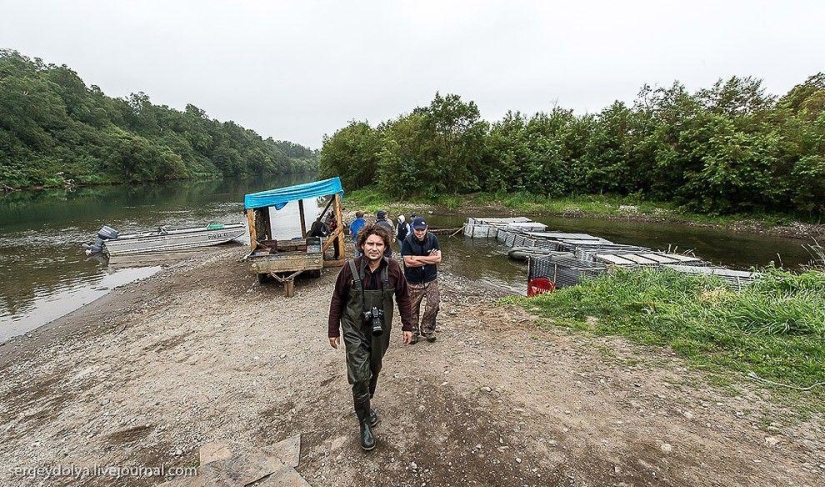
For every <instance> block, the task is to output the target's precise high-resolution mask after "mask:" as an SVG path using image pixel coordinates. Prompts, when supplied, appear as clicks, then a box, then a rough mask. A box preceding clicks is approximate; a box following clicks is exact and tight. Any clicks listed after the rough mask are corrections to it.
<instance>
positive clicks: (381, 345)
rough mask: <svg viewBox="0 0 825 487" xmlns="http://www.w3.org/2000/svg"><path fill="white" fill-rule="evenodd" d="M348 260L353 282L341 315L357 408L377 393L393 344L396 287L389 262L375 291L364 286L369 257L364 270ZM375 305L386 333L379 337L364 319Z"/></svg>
mask: <svg viewBox="0 0 825 487" xmlns="http://www.w3.org/2000/svg"><path fill="white" fill-rule="evenodd" d="M385 261H386V259H385ZM348 262H349V266H350V270H351V271H352V276H353V280H354V283H353V286H352V289H350V291H349V299H348V300H347V309H346V311H345V312H344V316H343V317H342V318H341V329H342V330H343V337H344V344H345V345H346V349H347V380H348V381H349V383H350V384H352V399H353V401H354V403H355V408H356V411H357V410H358V407H359V405H362V404H363V403H365V402H366V403H367V404H368V403H369V400H370V398H371V397H372V396H373V394H375V386H376V384H377V383H378V374H379V373H380V372H381V362H382V360H383V358H384V353H386V351H387V348H388V347H389V346H390V335H391V334H392V311H393V295H394V294H395V288H391V287H390V284H389V276H388V272H387V269H388V267H389V262H386V263H385V265H384V267H383V269H381V288H380V289H373V290H366V289H364V286H363V282H364V272H365V270H366V258H362V260H361V269H358V270H356V268H355V261H353V260H350V261H348ZM373 306H375V307H376V308H378V309H382V310H383V311H384V320H383V325H384V333H382V334H381V336H377V337H375V336H372V333H371V332H370V323H368V322H366V321H365V320H364V311H368V310H371V309H372V307H373Z"/></svg>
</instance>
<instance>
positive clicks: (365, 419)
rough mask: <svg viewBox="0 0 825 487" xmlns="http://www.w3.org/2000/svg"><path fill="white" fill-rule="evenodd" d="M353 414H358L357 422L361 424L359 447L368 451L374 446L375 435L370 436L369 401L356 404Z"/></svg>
mask: <svg viewBox="0 0 825 487" xmlns="http://www.w3.org/2000/svg"><path fill="white" fill-rule="evenodd" d="M355 414H357V415H358V423H359V424H360V426H361V448H362V449H364V451H370V450H372V449H373V448H375V437H373V436H372V427H371V426H370V402H369V401H366V402H362V403H360V404H357V405H356V408H355Z"/></svg>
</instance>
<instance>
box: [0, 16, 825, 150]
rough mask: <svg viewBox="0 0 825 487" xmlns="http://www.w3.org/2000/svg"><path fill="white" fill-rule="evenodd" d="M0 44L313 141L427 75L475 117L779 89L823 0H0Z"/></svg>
mask: <svg viewBox="0 0 825 487" xmlns="http://www.w3.org/2000/svg"><path fill="white" fill-rule="evenodd" d="M0 11H2V12H3V15H2V17H0V47H3V48H10V49H15V50H18V51H20V52H21V54H24V55H26V56H30V57H40V58H42V59H43V60H44V61H45V62H48V63H55V64H66V65H68V66H69V67H70V68H72V69H74V70H75V71H77V73H78V74H79V75H80V76H81V78H83V79H84V80H85V81H86V83H87V84H96V85H98V86H100V88H101V89H102V90H103V91H104V92H105V93H106V94H108V95H110V96H115V97H123V96H128V95H129V94H130V93H133V92H138V91H143V92H145V93H146V94H148V95H149V97H150V99H151V100H152V102H153V103H155V104H162V105H169V106H170V107H173V108H177V109H183V108H184V107H185V106H186V104H187V103H192V104H194V105H196V106H198V107H199V108H201V109H203V110H205V111H206V112H207V113H208V114H209V116H210V117H212V118H217V119H219V120H234V121H236V122H237V123H239V124H241V125H243V126H245V127H247V128H250V129H253V130H255V131H256V132H258V133H259V134H260V135H261V136H263V137H270V136H271V137H273V138H275V139H283V140H291V141H293V142H297V143H300V144H304V145H308V146H310V147H314V148H319V147H320V145H321V140H322V137H323V135H324V134H329V135H331V134H332V133H333V132H334V131H335V130H337V129H339V128H341V127H343V126H344V125H345V124H346V123H347V122H348V121H349V120H369V121H370V122H371V123H373V124H375V123H378V122H381V121H383V120H387V119H390V118H395V117H397V116H398V115H401V114H402V113H406V112H409V111H410V110H412V109H413V108H415V107H416V106H423V105H427V104H428V103H429V102H430V101H431V100H432V98H433V95H434V94H435V92H436V91H440V92H441V93H442V94H446V93H455V94H458V95H460V96H461V97H462V99H464V100H465V101H475V102H476V103H477V104H478V106H479V108H480V109H481V112H482V116H483V117H484V118H486V119H488V120H491V121H493V120H498V119H500V118H501V116H502V115H503V114H504V113H505V112H506V111H507V110H519V111H522V112H524V113H527V114H532V113H535V112H537V111H547V110H549V109H551V108H552V107H553V106H554V105H555V104H558V105H559V106H561V107H564V108H571V109H574V110H575V111H576V112H577V113H584V112H586V111H589V112H596V111H599V110H601V109H602V108H604V107H606V106H607V105H609V104H610V103H612V102H613V101H614V100H622V101H625V102H631V101H632V100H633V99H634V97H635V95H636V93H637V92H638V90H639V88H641V86H642V85H643V84H645V83H648V84H652V85H654V86H669V85H670V84H671V83H672V82H673V81H676V80H678V81H681V82H682V83H684V84H685V85H686V86H687V87H688V89H690V90H695V89H698V88H704V87H709V86H710V85H712V84H713V83H714V82H715V81H716V80H717V79H719V78H728V77H730V76H733V75H737V76H755V77H758V78H761V79H763V80H764V82H765V83H764V85H765V87H766V88H767V90H768V91H769V92H771V93H773V94H777V95H781V94H784V93H785V92H787V91H788V90H789V89H790V88H791V87H793V86H794V85H795V84H797V83H800V82H802V81H804V80H805V79H806V78H807V77H808V76H810V75H812V74H815V73H817V72H819V71H821V70H823V59H822V56H821V50H822V46H825V29H822V28H821V25H820V23H821V20H822V19H823V18H825V2H819V1H793V0H788V1H785V2H767V1H762V2H760V1H739V0H737V1H730V2H718V1H705V0H694V1H671V2H663V1H625V2H616V1H580V2H575V3H574V2H541V1H519V0H510V1H448V0H441V1H406V2H401V1H386V0H385V1H378V0H371V1H351V2H344V1H297V0H296V1H251V0H247V1H226V0H225V1H217V0H208V1H195V0H193V1H182V0H176V1H168V0H166V1H157V0H151V1H116V2H111V1H102V0H100V1H92V0H75V1H72V2H65V1H58V0H50V1H48V0H43V1H38V0H28V1H25V2H23V1H14V0H0Z"/></svg>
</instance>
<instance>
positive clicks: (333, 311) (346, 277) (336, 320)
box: [327, 257, 413, 338]
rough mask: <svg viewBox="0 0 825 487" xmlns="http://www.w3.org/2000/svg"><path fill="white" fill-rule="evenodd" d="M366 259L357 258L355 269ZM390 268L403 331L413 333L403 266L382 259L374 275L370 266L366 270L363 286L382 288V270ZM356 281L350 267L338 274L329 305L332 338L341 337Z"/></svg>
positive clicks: (389, 272) (390, 282)
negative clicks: (349, 299)
mask: <svg viewBox="0 0 825 487" xmlns="http://www.w3.org/2000/svg"><path fill="white" fill-rule="evenodd" d="M363 259H365V257H357V258H356V259H355V267H356V268H357V269H360V268H361V262H362V260H363ZM385 266H389V268H388V269H387V271H388V272H387V273H388V280H389V286H390V287H391V288H394V289H395V302H396V304H397V305H398V314H399V315H401V329H402V330H403V331H413V324H412V320H411V316H410V295H409V288H408V286H407V280H406V279H404V274H403V273H402V272H401V265H399V264H398V262H396V261H394V260H391V259H382V260H381V264H379V266H378V269H376V270H375V272H374V273H372V272H370V270H369V266H367V268H366V274H365V276H364V282H363V284H362V285H363V286H364V289H380V287H381V278H380V277H379V276H380V275H381V269H383V268H384V267H385ZM354 283H355V280H354V279H353V276H352V271H351V270H350V267H349V265H344V266H343V267H341V272H339V273H338V279H336V281H335V290H334V291H333V292H332V300H331V301H330V303H329V320H328V322H327V328H328V330H327V332H328V336H329V337H330V338H332V337H337V336H341V330H340V321H341V317H342V316H343V314H344V309H345V308H346V305H347V298H348V297H349V291H350V289H351V288H352V286H353V284H354Z"/></svg>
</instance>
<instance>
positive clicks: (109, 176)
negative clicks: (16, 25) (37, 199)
mask: <svg viewBox="0 0 825 487" xmlns="http://www.w3.org/2000/svg"><path fill="white" fill-rule="evenodd" d="M275 115H277V114H273V116H275ZM281 116H282V115H281ZM318 157H319V154H318V151H317V150H312V149H309V148H307V147H303V146H301V145H298V144H295V143H292V142H288V141H279V140H273V139H272V138H267V139H263V138H262V137H261V136H259V135H258V134H257V133H255V132H254V131H252V130H249V129H246V128H244V127H241V126H240V125H238V124H236V123H235V122H232V121H228V122H220V121H218V120H214V119H210V118H209V116H208V115H207V114H206V112H205V111H204V110H202V109H200V108H198V107H196V106H194V105H192V104H188V105H186V108H185V110H184V111H183V112H181V111H179V110H175V109H173V108H170V107H168V106H165V105H154V104H152V103H151V101H150V100H149V96H148V95H146V94H145V93H143V92H138V93H133V94H131V95H130V96H129V97H127V98H124V99H120V98H112V97H109V96H106V95H105V94H104V93H103V92H102V91H101V90H100V88H99V87H98V86H95V85H92V86H88V87H87V86H86V84H85V83H84V82H83V80H82V79H81V78H80V77H79V76H78V75H77V73H75V72H74V71H72V70H71V69H69V68H68V67H67V66H65V65H62V66H56V65H53V64H45V63H43V61H42V60H40V59H37V58H35V59H30V58H28V57H26V56H23V55H21V54H20V53H18V52H17V51H13V50H7V49H6V50H0V184H1V185H3V187H4V189H6V190H8V189H11V188H32V187H60V186H72V185H93V184H117V183H136V182H146V181H165V180H174V179H200V178H215V177H226V176H241V175H253V174H261V175H267V174H291V173H298V172H313V173H314V172H316V171H317V169H318Z"/></svg>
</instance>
